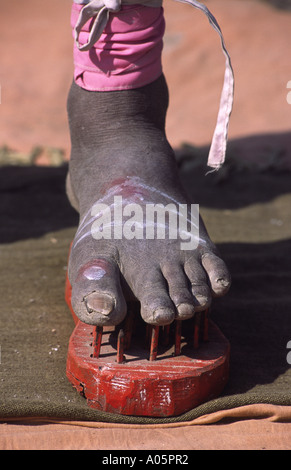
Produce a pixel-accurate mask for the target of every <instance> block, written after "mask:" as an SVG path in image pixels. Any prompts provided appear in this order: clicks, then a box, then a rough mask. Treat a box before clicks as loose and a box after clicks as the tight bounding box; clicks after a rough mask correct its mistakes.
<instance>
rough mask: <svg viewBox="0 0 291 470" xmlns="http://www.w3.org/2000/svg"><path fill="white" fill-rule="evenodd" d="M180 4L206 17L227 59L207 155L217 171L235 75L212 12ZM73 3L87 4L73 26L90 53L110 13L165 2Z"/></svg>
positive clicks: (111, 0) (188, 0)
mask: <svg viewBox="0 0 291 470" xmlns="http://www.w3.org/2000/svg"><path fill="white" fill-rule="evenodd" d="M177 1H179V2H181V3H187V4H189V5H191V6H193V7H194V8H197V9H199V10H200V11H202V12H203V13H204V14H205V15H206V16H207V18H208V20H209V23H210V25H211V26H212V27H213V28H214V30H215V31H216V32H217V33H218V35H219V37H220V41H221V47H222V51H223V54H224V56H225V73H224V82H223V88H222V92H221V98H220V106H219V111H218V116H217V122H216V127H215V130H214V134H213V138H212V143H211V147H210V151H209V155H208V166H210V167H211V168H213V169H215V170H218V169H219V168H220V167H221V165H222V164H223V162H224V160H225V152H226V145H227V136H228V127H229V119H230V115H231V111H232V107H233V95H234V75H233V69H232V65H231V59H230V56H229V53H228V51H227V49H226V46H225V42H224V38H223V35H222V32H221V29H220V27H219V25H218V23H217V21H216V19H215V17H214V16H213V15H212V13H211V12H210V11H209V9H208V8H207V7H206V6H205V5H203V4H202V3H200V2H198V1H196V0H177ZM74 3H75V4H79V5H84V6H83V7H82V9H81V11H80V13H79V17H78V19H77V21H76V23H75V27H74V36H75V43H76V46H77V48H78V50H79V51H80V52H82V51H90V50H91V48H92V47H93V46H94V45H95V44H96V43H97V42H98V40H99V39H100V37H101V35H102V33H103V31H104V28H105V27H106V25H107V23H108V20H109V17H110V14H112V13H113V14H114V13H117V12H119V11H120V9H121V5H122V6H123V5H136V4H137V3H138V5H143V6H146V7H151V8H160V9H161V6H162V0H141V1H139V0H91V1H90V0H74ZM91 19H93V23H92V24H91V25H90V31H89V36H88V40H87V41H85V42H84V43H82V41H80V34H81V32H82V29H83V28H84V25H85V24H87V23H88V21H89V20H91ZM156 78H158V77H157V76H156V77H153V79H156ZM139 86H140V85H139ZM125 88H126V87H125Z"/></svg>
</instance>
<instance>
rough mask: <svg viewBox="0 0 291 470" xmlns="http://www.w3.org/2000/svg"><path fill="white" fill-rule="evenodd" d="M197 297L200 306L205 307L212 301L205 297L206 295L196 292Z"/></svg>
mask: <svg viewBox="0 0 291 470" xmlns="http://www.w3.org/2000/svg"><path fill="white" fill-rule="evenodd" d="M195 299H196V302H197V303H198V306H199V307H205V306H207V305H208V304H209V303H210V299H209V298H208V297H205V295H199V294H196V295H195Z"/></svg>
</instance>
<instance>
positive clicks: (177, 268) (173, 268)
mask: <svg viewBox="0 0 291 470" xmlns="http://www.w3.org/2000/svg"><path fill="white" fill-rule="evenodd" d="M162 272H163V275H164V277H165V279H166V281H167V283H168V289H169V296H170V298H171V299H172V301H173V303H174V305H175V306H176V317H177V319H179V320H187V319H189V318H191V317H193V315H194V313H195V307H194V299H193V295H192V292H191V287H190V285H189V280H188V278H187V276H186V274H185V272H184V269H183V267H182V266H181V265H180V264H173V265H172V264H171V265H167V266H164V267H163V268H162Z"/></svg>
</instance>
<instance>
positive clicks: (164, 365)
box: [66, 281, 230, 417]
mask: <svg viewBox="0 0 291 470" xmlns="http://www.w3.org/2000/svg"><path fill="white" fill-rule="evenodd" d="M66 300H67V303H68V305H69V307H70V308H71V304H70V285H69V282H68V281H67V286H66ZM71 311H72V308H71ZM72 313H73V316H74V320H75V323H76V326H75V330H74V331H73V333H72V336H71V338H70V342H69V349H68V357H67V377H68V379H69V380H70V382H71V383H72V384H73V385H74V387H76V389H77V390H78V391H79V393H81V394H82V395H83V396H84V397H85V398H86V399H87V402H88V405H89V406H91V407H92V408H96V409H99V410H103V411H108V412H111V413H118V414H123V415H135V416H156V417H166V416H177V415H179V414H182V413H184V412H186V411H188V410H190V409H193V408H195V407H196V406H198V405H200V404H202V403H204V402H206V401H208V400H211V399H213V398H215V397H217V396H218V395H219V394H220V393H221V392H222V390H223V388H224V387H225V385H226V383H227V380H228V371H229V350H230V348H229V343H228V341H227V340H226V338H225V337H224V336H223V334H222V333H221V332H220V330H219V329H218V327H217V326H216V325H215V324H214V323H213V322H211V321H209V324H208V341H207V342H201V344H200V345H199V348H197V349H194V348H193V341H189V336H188V333H189V331H190V330H191V328H192V330H193V322H192V323H191V320H187V321H185V322H182V327H184V330H186V333H185V334H184V333H183V331H182V334H181V345H180V348H181V349H180V351H181V352H180V354H179V355H178V356H175V344H174V343H175V339H174V340H173V341H170V342H169V344H168V345H165V344H163V328H162V327H161V328H160V329H159V330H160V341H159V343H161V344H159V348H158V353H157V358H156V360H154V361H150V360H149V344H148V342H147V340H146V333H145V332H146V324H145V323H143V324H142V325H140V324H139V329H138V330H136V331H134V332H133V334H132V340H131V345H130V348H129V349H128V350H125V351H124V355H125V361H124V362H122V363H118V362H117V334H118V331H116V330H115V328H104V331H103V336H102V342H101V349H100V354H99V357H98V358H96V357H93V342H94V334H95V328H94V327H93V326H91V325H86V324H84V323H82V322H80V321H79V320H78V319H77V317H76V316H75V314H74V312H72ZM191 325H192V326H191ZM171 328H172V330H173V329H174V325H172V326H171ZM173 334H174V338H175V333H173ZM190 337H192V338H193V335H192V336H191V335H190ZM170 338H171V333H170Z"/></svg>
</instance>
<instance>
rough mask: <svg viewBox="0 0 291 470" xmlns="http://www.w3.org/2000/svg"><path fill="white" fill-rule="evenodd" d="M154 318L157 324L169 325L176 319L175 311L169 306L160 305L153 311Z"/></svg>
mask: <svg viewBox="0 0 291 470" xmlns="http://www.w3.org/2000/svg"><path fill="white" fill-rule="evenodd" d="M153 319H154V323H155V324H156V325H169V324H170V323H172V321H173V320H174V319H175V313H174V312H173V310H171V309H169V308H167V307H165V308H164V307H158V308H157V309H156V310H155V311H154V312H153Z"/></svg>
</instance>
